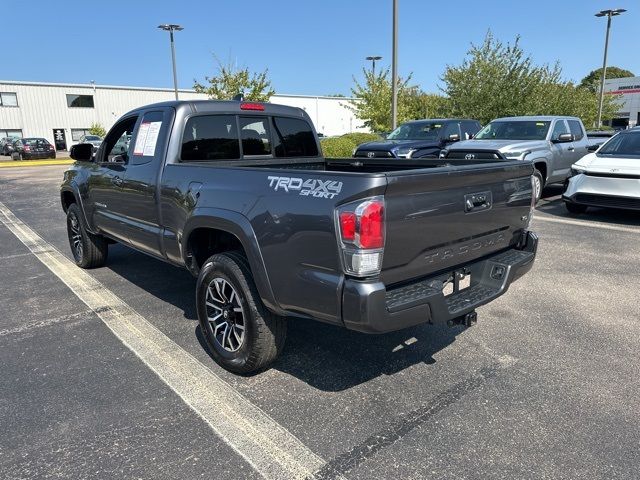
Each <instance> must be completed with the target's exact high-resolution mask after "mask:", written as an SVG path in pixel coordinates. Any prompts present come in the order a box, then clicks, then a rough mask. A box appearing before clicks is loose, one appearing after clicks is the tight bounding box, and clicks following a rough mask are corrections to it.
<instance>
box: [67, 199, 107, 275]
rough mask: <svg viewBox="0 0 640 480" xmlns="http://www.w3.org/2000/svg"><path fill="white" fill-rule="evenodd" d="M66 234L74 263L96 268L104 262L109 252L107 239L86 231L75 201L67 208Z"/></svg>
mask: <svg viewBox="0 0 640 480" xmlns="http://www.w3.org/2000/svg"><path fill="white" fill-rule="evenodd" d="M67 236H68V237H69V246H70V247H71V253H72V254H73V260H74V261H75V262H76V265H78V266H79V267H81V268H96V267H102V266H103V265H104V264H105V263H106V261H107V256H108V254H109V244H108V243H107V239H106V238H104V237H103V236H101V235H94V234H92V233H89V232H88V231H87V229H86V227H85V225H84V221H83V220H82V213H81V212H80V208H79V207H78V205H77V204H75V203H72V204H71V205H70V206H69V208H68V209H67Z"/></svg>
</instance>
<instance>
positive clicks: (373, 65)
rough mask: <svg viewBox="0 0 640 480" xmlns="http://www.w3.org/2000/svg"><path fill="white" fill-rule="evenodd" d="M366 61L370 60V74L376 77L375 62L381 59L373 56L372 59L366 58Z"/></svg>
mask: <svg viewBox="0 0 640 480" xmlns="http://www.w3.org/2000/svg"><path fill="white" fill-rule="evenodd" d="M366 59H367V60H371V73H373V76H374V77H375V76H376V61H377V60H381V59H382V57H380V56H378V55H376V56H373V57H367V58H366Z"/></svg>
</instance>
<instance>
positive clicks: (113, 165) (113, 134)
mask: <svg viewBox="0 0 640 480" xmlns="http://www.w3.org/2000/svg"><path fill="white" fill-rule="evenodd" d="M137 120H138V117H137V115H134V116H131V117H127V118H125V119H123V120H121V121H120V122H118V123H117V124H116V125H114V126H113V128H112V129H111V130H110V131H109V133H108V134H107V136H106V138H105V139H104V142H102V145H101V146H100V149H99V150H98V153H97V154H96V157H95V161H94V164H93V165H92V167H91V173H90V175H89V178H88V180H87V198H88V202H86V204H85V211H86V214H87V217H88V218H90V221H91V222H92V225H93V227H94V228H98V229H99V230H101V231H102V232H105V233H107V234H108V235H110V236H111V237H113V238H115V239H116V240H118V241H120V242H123V243H128V242H129V239H128V237H127V236H126V235H125V233H124V229H123V226H124V219H125V217H126V215H127V212H126V205H124V204H123V203H122V201H121V192H122V184H123V182H124V173H125V171H126V167H127V162H128V160H129V156H128V138H130V137H131V133H132V132H133V128H134V125H135V124H136V121H137Z"/></svg>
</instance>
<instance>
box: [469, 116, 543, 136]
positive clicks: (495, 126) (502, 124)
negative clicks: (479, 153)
mask: <svg viewBox="0 0 640 480" xmlns="http://www.w3.org/2000/svg"><path fill="white" fill-rule="evenodd" d="M550 124H551V122H544V121H540V122H539V121H523V120H513V121H509V120H507V121H505V120H500V121H494V122H491V123H489V124H488V125H486V126H485V127H484V128H483V129H482V130H480V131H479V132H478V133H477V134H476V136H475V137H473V138H474V139H477V140H544V139H545V138H547V132H548V131H549V125H550Z"/></svg>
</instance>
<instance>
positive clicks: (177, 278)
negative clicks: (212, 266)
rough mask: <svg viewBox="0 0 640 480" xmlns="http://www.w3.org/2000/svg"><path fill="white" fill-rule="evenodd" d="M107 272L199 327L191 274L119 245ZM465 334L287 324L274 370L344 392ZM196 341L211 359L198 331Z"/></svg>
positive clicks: (426, 358)
mask: <svg viewBox="0 0 640 480" xmlns="http://www.w3.org/2000/svg"><path fill="white" fill-rule="evenodd" d="M107 267H108V268H109V269H111V270H112V271H113V272H114V273H116V274H117V275H119V276H121V277H122V278H123V279H125V280H127V281H128V282H131V283H132V284H134V285H136V286H137V287H139V288H140V289H141V290H144V291H145V292H147V293H149V294H151V295H153V296H155V297H156V298H158V299H159V300H161V301H163V302H166V303H169V304H171V305H173V306H175V307H176V308H178V309H179V310H181V311H182V312H183V315H184V318H185V319H187V320H189V321H194V322H195V321H197V318H198V317H197V314H196V309H195V302H194V291H195V282H196V280H195V279H194V278H193V277H192V276H191V275H190V274H189V273H188V272H187V271H185V270H182V269H180V268H177V267H173V266H171V265H169V264H166V263H164V262H161V261H160V260H156V259H154V258H151V257H148V256H146V255H144V254H141V253H138V252H135V251H132V250H130V249H128V248H127V247H122V246H118V245H113V246H111V251H110V258H109V262H108V263H107ZM141 313H143V314H144V312H141ZM176 320H178V319H176ZM464 330H465V329H464V328H463V327H460V326H457V327H447V326H446V325H419V326H417V327H413V328H409V329H406V330H401V331H398V332H392V333H387V334H383V335H367V334H364V333H358V332H354V331H351V330H347V329H345V328H343V327H339V326H334V325H328V324H324V323H320V322H315V321H312V320H307V319H298V318H296V319H291V320H289V322H288V333H287V341H286V344H285V348H284V351H283V352H282V354H281V356H280V358H278V360H277V361H276V362H275V363H274V365H273V366H272V368H275V369H276V370H279V371H281V372H283V373H286V374H288V375H292V376H294V377H296V378H298V379H300V380H302V381H304V382H305V383H307V384H309V385H310V386H312V387H314V388H317V389H319V390H323V391H334V392H335V391H341V390H346V389H349V388H351V387H354V386H356V385H359V384H361V383H366V382H368V381H369V380H371V379H373V378H376V377H379V376H381V375H393V374H395V373H398V372H400V371H402V370H404V369H406V368H408V367H411V366H412V365H416V364H419V363H423V364H434V363H435V360H434V358H433V356H434V355H435V354H436V353H437V352H439V351H441V350H442V349H444V348H446V347H447V346H448V345H450V344H452V343H453V342H454V341H455V339H456V336H457V335H459V334H460V333H461V332H463V331H464ZM195 335H196V337H197V339H198V341H199V343H200V345H201V346H202V347H203V348H204V350H205V351H206V352H207V353H209V349H208V346H207V345H206V342H205V340H204V337H203V336H202V332H201V331H200V327H199V326H197V327H196V328H195Z"/></svg>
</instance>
